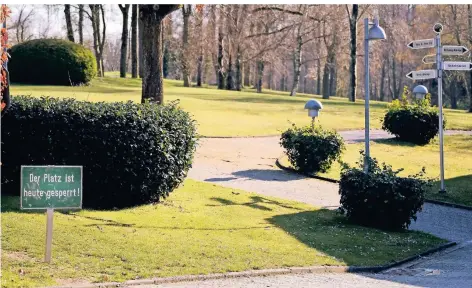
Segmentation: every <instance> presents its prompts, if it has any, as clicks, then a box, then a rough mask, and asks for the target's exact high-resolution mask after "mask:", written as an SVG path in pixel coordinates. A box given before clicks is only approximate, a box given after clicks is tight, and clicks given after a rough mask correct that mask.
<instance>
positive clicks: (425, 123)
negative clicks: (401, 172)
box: [382, 88, 446, 145]
mask: <svg viewBox="0 0 472 288" xmlns="http://www.w3.org/2000/svg"><path fill="white" fill-rule="evenodd" d="M408 94H409V92H408V90H407V89H406V88H405V91H404V94H403V97H402V99H401V100H394V101H392V103H391V104H390V105H389V106H388V110H387V113H386V114H385V116H384V119H383V124H382V129H383V130H385V131H388V132H390V133H391V134H393V135H395V137H397V138H398V139H400V140H402V141H406V142H411V143H414V144H419V145H424V144H428V143H429V142H430V141H431V139H433V138H434V137H435V136H436V135H438V132H439V111H438V109H437V108H433V107H431V103H430V99H429V97H426V99H424V100H420V101H417V100H414V101H413V102H414V103H413V104H408V100H407V95H408ZM443 124H444V127H445V125H446V121H445V120H444V121H443Z"/></svg>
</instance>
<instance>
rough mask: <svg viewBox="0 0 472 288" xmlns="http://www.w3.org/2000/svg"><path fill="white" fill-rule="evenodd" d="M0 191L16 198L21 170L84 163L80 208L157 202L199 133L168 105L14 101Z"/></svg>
mask: <svg viewBox="0 0 472 288" xmlns="http://www.w3.org/2000/svg"><path fill="white" fill-rule="evenodd" d="M2 141H3V143H2V192H3V193H6V194H9V195H19V191H20V167H21V165H82V166H83V206H84V207H85V208H94V209H111V208H122V207H130V206H135V205H140V204H146V203H151V202H157V201H159V200H160V199H161V198H165V197H167V196H168V195H169V193H171V192H172V191H173V190H174V189H175V188H176V187H177V186H178V185H179V184H180V183H182V181H183V180H184V179H185V177H186V175H187V171H188V170H189V168H190V167H191V165H192V160H193V155H194V151H195V147H196V141H197V134H196V126H195V122H194V121H193V120H192V119H191V117H190V116H189V114H188V113H187V112H184V111H182V110H181V109H179V108H178V107H177V105H176V103H171V104H167V105H156V104H151V103H146V104H135V103H131V102H127V103H122V102H116V103H103V102H102V103H91V102H85V101H75V100H73V99H64V100H59V99H56V98H42V99H38V98H33V97H27V96H15V97H13V99H12V105H11V107H10V109H9V111H8V113H6V114H5V116H4V117H3V118H2Z"/></svg>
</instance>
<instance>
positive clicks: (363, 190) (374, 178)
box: [339, 153, 430, 230]
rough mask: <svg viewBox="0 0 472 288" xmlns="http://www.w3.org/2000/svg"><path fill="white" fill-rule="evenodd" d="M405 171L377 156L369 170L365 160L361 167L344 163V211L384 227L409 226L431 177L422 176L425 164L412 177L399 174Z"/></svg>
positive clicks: (363, 222)
mask: <svg viewBox="0 0 472 288" xmlns="http://www.w3.org/2000/svg"><path fill="white" fill-rule="evenodd" d="M361 154H362V158H363V157H364V155H363V153H361ZM401 171H402V169H401V170H396V171H394V170H392V167H391V166H388V165H386V164H385V163H383V164H382V165H379V163H378V162H377V160H376V159H370V160H369V172H368V173H365V172H364V171H363V160H361V161H360V165H359V168H355V167H349V166H348V165H346V164H344V165H343V168H342V171H341V180H340V183H339V194H340V195H341V201H340V204H341V207H340V208H339V210H340V212H341V213H342V214H345V215H346V216H347V218H348V219H349V220H351V221H352V222H354V223H356V224H360V225H364V226H369V227H375V228H380V229H384V230H402V229H406V228H408V226H409V225H410V223H411V219H413V220H416V213H417V212H418V211H421V208H422V206H423V203H424V194H425V192H426V190H427V189H428V187H429V186H430V181H429V180H423V179H422V176H423V175H424V168H423V171H422V172H420V173H418V174H417V175H411V176H408V177H399V176H398V173H399V172H401Z"/></svg>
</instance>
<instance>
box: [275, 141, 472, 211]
mask: <svg viewBox="0 0 472 288" xmlns="http://www.w3.org/2000/svg"><path fill="white" fill-rule="evenodd" d="M446 137H447V138H449V139H459V141H461V139H460V138H462V137H471V136H468V135H460V134H458V135H448V136H446ZM447 138H446V139H447ZM388 141H390V142H385V143H384V144H393V145H395V144H398V143H400V144H404V142H402V141H399V140H395V139H388ZM446 144H447V142H446ZM346 145H347V146H350V145H352V146H356V145H359V143H348V144H346ZM345 153H346V152H345ZM460 155H462V154H460ZM462 156H463V155H462ZM373 157H374V158H376V157H375V156H373ZM378 160H379V162H383V161H384V159H378ZM342 161H344V159H342ZM449 161H450V162H455V161H458V160H457V159H456V160H455V161H454V160H449ZM386 163H387V164H390V163H389V162H388V161H386ZM405 163H407V162H405ZM275 164H276V165H277V166H278V167H279V168H280V169H284V170H287V171H289V172H292V173H297V174H299V175H303V176H307V177H311V178H315V179H319V180H323V181H328V182H332V183H339V179H340V173H336V174H334V172H340V171H339V169H340V164H339V163H337V162H336V163H333V166H332V167H331V168H330V170H328V171H327V172H326V173H318V174H312V173H304V172H300V171H298V170H297V169H296V168H295V167H293V165H292V164H291V163H290V161H289V159H288V157H287V155H286V154H282V155H281V156H280V157H279V158H277V160H276V163H275ZM350 165H354V164H353V163H350ZM394 168H396V169H398V168H407V167H404V166H403V167H394ZM417 168H418V170H420V168H421V167H417ZM446 169H447V167H446ZM426 170H428V169H426ZM446 174H447V170H446ZM333 175H338V177H333ZM446 176H447V175H446ZM450 177H451V178H446V179H445V181H446V190H448V189H454V188H456V190H457V191H461V192H459V194H454V193H452V194H451V193H447V194H441V193H438V192H437V191H436V190H435V186H433V188H431V189H430V191H428V192H427V193H426V194H425V201H426V202H430V203H434V204H438V205H443V206H449V207H454V208H460V209H466V210H472V202H471V200H467V199H462V198H463V195H461V194H460V193H464V191H462V189H463V188H460V187H459V188H457V187H456V185H459V186H460V185H462V186H467V185H465V183H466V182H467V181H468V178H465V179H463V180H462V179H461V177H464V175H459V176H456V175H452V176H450ZM468 177H470V176H468ZM457 179H459V180H457ZM458 182H461V184H457V183H458ZM452 187H454V188H452ZM465 193H467V191H465Z"/></svg>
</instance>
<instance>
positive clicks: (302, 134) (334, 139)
mask: <svg viewBox="0 0 472 288" xmlns="http://www.w3.org/2000/svg"><path fill="white" fill-rule="evenodd" d="M280 145H282V147H284V148H285V153H286V154H287V156H288V159H289V160H290V163H291V164H292V166H293V167H295V168H296V169H298V170H299V171H301V172H305V173H318V172H326V171H327V170H328V169H329V168H330V167H331V164H332V163H333V161H335V160H338V159H339V158H340V156H341V153H342V151H343V150H344V148H345V146H344V140H343V138H342V137H341V136H340V135H339V134H338V133H336V132H335V131H331V130H324V129H323V128H321V127H319V126H317V127H314V128H311V127H309V126H307V127H304V128H298V127H296V126H295V125H293V127H292V128H290V129H288V130H287V131H285V132H284V133H282V137H281V138H280Z"/></svg>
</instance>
